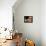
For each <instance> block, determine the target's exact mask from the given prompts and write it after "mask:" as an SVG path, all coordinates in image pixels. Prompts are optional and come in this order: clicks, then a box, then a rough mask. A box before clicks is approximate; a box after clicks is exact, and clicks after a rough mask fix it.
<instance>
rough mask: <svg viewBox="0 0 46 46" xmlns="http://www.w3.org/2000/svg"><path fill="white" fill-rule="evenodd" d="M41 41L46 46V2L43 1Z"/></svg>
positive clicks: (45, 0)
mask: <svg viewBox="0 0 46 46" xmlns="http://www.w3.org/2000/svg"><path fill="white" fill-rule="evenodd" d="M41 41H42V46H46V0H42V1H41Z"/></svg>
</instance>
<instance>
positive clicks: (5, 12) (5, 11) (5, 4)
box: [0, 0, 16, 29]
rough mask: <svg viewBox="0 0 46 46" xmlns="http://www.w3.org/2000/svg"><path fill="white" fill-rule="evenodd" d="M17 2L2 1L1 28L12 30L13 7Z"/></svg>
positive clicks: (0, 12) (0, 8)
mask: <svg viewBox="0 0 46 46" xmlns="http://www.w3.org/2000/svg"><path fill="white" fill-rule="evenodd" d="M15 2H16V0H0V27H7V28H9V29H11V28H12V6H13V4H14V3H15Z"/></svg>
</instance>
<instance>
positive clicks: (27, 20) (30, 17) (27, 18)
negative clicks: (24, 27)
mask: <svg viewBox="0 0 46 46" xmlns="http://www.w3.org/2000/svg"><path fill="white" fill-rule="evenodd" d="M24 23H33V16H24Z"/></svg>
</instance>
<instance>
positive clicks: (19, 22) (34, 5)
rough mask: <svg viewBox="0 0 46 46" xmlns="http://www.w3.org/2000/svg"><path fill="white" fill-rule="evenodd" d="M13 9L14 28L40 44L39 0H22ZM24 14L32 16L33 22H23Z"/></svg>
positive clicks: (37, 44) (39, 45)
mask: <svg viewBox="0 0 46 46" xmlns="http://www.w3.org/2000/svg"><path fill="white" fill-rule="evenodd" d="M14 6H16V5H14ZM14 10H15V11H14V17H15V18H14V19H15V28H16V29H17V30H18V32H22V33H23V35H24V37H25V38H28V39H32V40H34V41H35V43H36V46H41V18H40V17H41V0H23V1H22V3H20V5H18V6H17V8H16V7H15V8H14ZM24 16H33V23H24Z"/></svg>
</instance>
